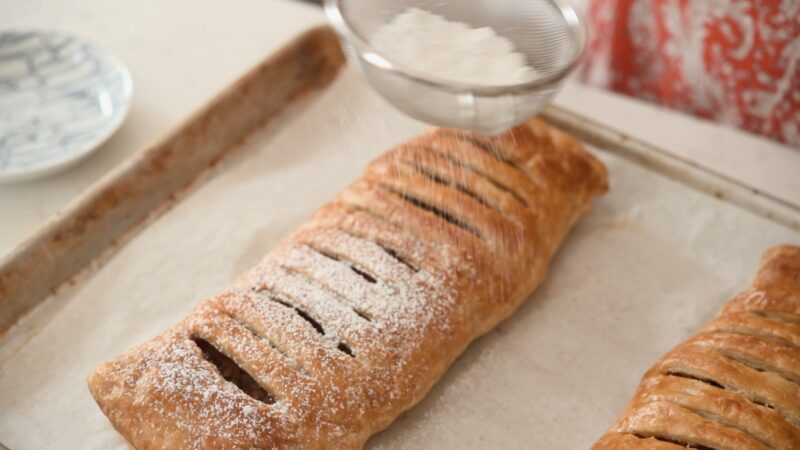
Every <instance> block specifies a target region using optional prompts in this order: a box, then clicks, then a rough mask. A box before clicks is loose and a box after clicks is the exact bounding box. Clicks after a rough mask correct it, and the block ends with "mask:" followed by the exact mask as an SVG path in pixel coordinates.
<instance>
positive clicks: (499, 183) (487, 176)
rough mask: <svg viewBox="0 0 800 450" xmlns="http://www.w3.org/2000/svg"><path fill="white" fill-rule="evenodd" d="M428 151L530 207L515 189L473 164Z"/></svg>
mask: <svg viewBox="0 0 800 450" xmlns="http://www.w3.org/2000/svg"><path fill="white" fill-rule="evenodd" d="M426 151H429V152H430V153H432V154H434V155H436V156H437V157H439V158H441V159H443V160H445V161H447V162H449V163H450V164H453V165H455V166H458V167H461V168H462V169H466V170H469V171H470V172H472V173H474V174H476V175H478V176H480V177H482V178H484V179H485V180H486V181H488V182H489V183H490V184H492V185H493V186H494V187H496V188H497V189H500V190H501V191H503V192H507V193H508V194H510V195H511V196H512V197H514V198H515V199H516V200H517V201H519V202H520V203H522V205H523V206H525V207H526V208H527V207H528V206H530V205H529V204H528V201H527V200H525V199H524V198H522V196H521V195H519V194H518V193H517V192H516V191H514V190H513V189H511V188H510V187H508V186H506V185H505V184H504V183H503V182H502V181H500V180H499V179H497V178H495V177H493V176H491V175H490V174H488V173H486V172H484V171H483V170H481V169H479V168H477V167H475V166H473V165H472V164H469V163H468V162H466V161H462V160H460V159H458V158H456V157H455V156H453V155H451V154H449V153H446V152H442V151H439V150H436V149H435V148H433V147H428V148H426Z"/></svg>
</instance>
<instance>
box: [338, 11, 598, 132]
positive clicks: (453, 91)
mask: <svg viewBox="0 0 800 450" xmlns="http://www.w3.org/2000/svg"><path fill="white" fill-rule="evenodd" d="M410 7H416V8H420V9H423V10H426V11H430V12H432V13H435V14H439V15H441V16H444V17H446V18H447V19H448V20H453V21H459V22H464V23H467V24H469V25H470V26H471V27H473V28H479V27H486V26H488V27H492V28H494V30H495V31H497V33H498V34H500V35H502V36H505V37H507V38H509V39H510V40H511V41H512V42H514V44H515V45H516V47H517V50H518V51H520V52H522V53H523V54H525V55H526V56H527V60H528V64H530V65H531V66H532V67H533V68H534V69H535V70H536V73H537V75H536V77H535V78H534V79H533V80H532V81H530V82H526V83H523V84H515V85H504V86H485V85H469V84H464V83H454V82H450V81H447V80H442V79H437V78H434V77H431V76H428V75H423V74H420V73H417V72H415V70H414V68H413V67H406V66H402V65H399V64H397V63H396V62H394V61H393V60H392V55H390V54H382V53H380V52H379V51H377V50H376V49H375V48H373V46H372V45H371V44H370V37H371V36H373V35H374V33H375V32H376V31H377V30H378V29H379V28H380V27H381V25H383V24H385V23H387V22H389V21H390V20H391V18H392V17H394V16H396V15H397V14H400V13H402V12H404V11H405V10H407V9H408V8H410ZM325 10H326V12H327V14H328V17H329V19H330V21H331V23H332V24H333V26H334V28H336V30H337V32H338V33H339V35H340V37H341V38H342V45H343V48H344V50H345V53H346V54H347V56H348V59H349V60H350V62H351V64H353V65H355V66H356V67H358V68H359V70H360V71H361V72H362V73H363V74H364V76H365V77H366V79H367V81H368V82H369V83H370V84H371V85H372V86H373V87H374V88H375V89H376V90H377V91H378V92H380V93H381V94H382V95H383V96H384V97H386V99H387V100H389V101H390V102H391V103H392V104H394V105H395V106H396V107H397V108H399V109H400V110H402V111H404V112H406V113H407V114H409V115H411V116H413V117H416V118H418V119H420V120H423V121H426V122H429V123H432V124H435V125H441V126H447V127H457V128H470V129H474V130H477V131H479V132H482V133H487V134H496V133H500V132H502V131H504V130H506V129H508V128H509V127H511V126H513V125H516V124H518V123H520V122H522V121H524V120H526V119H527V118H529V117H531V116H532V115H534V114H536V113H537V112H539V111H540V110H541V109H542V108H543V107H544V105H545V104H546V103H547V101H548V100H549V99H550V98H551V97H552V96H553V94H555V92H556V91H557V89H558V87H559V86H560V84H561V82H562V81H563V79H564V77H565V76H566V75H567V74H569V72H570V71H571V69H572V68H573V67H574V66H575V64H576V62H577V61H578V59H579V58H580V55H581V53H582V52H583V47H584V41H585V30H584V27H583V23H582V21H581V19H580V17H579V16H578V14H577V12H576V11H575V9H574V8H573V7H572V6H570V5H569V4H568V3H567V2H566V1H564V0H428V1H423V0H325Z"/></svg>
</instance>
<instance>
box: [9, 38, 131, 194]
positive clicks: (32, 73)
mask: <svg viewBox="0 0 800 450" xmlns="http://www.w3.org/2000/svg"><path fill="white" fill-rule="evenodd" d="M131 89H132V83H131V76H130V73H129V72H128V69H127V68H126V67H125V66H124V65H122V64H121V63H120V62H119V61H118V60H117V58H116V57H114V56H113V55H111V54H110V53H108V52H107V51H105V50H103V49H101V48H99V47H97V46H96V45H94V44H92V43H90V42H86V41H84V40H82V39H80V38H77V37H75V36H71V35H67V34H63V33H59V32H49V31H47V32H42V31H32V32H17V31H11V32H0V182H6V181H19V180H25V179H30V178H34V177H37V176H41V175H45V174H48V173H52V172H54V171H56V170H59V169H63V168H65V167H67V166H69V165H70V164H72V163H75V162H77V161H78V160H80V159H81V158H82V157H85V156H86V155H88V154H89V153H91V152H92V151H93V150H94V149H96V148H97V147H98V146H99V145H100V144H102V143H103V142H104V141H105V140H106V139H108V138H109V137H110V136H111V135H112V134H113V133H114V131H116V129H117V128H119V126H120V124H121V123H122V120H123V119H124V118H125V115H126V114H127V112H128V106H129V104H130V99H131Z"/></svg>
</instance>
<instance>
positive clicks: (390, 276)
mask: <svg viewBox="0 0 800 450" xmlns="http://www.w3.org/2000/svg"><path fill="white" fill-rule="evenodd" d="M431 149H434V150H435V151H436V152H437V153H435V152H433V151H431ZM437 155H439V156H437ZM442 155H444V157H442ZM402 161H414V162H415V167H416V169H415V171H408V170H400V169H399V165H400V164H403V163H402ZM466 167H471V168H472V169H470V170H472V172H471V173H472V175H471V177H470V178H469V181H468V180H467V179H466V178H463V177H462V178H463V179H462V178H459V174H461V173H463V171H464V170H466V169H465V168H466ZM432 173H435V174H436V175H435V176H434V175H430V174H432ZM605 177H606V174H605V169H604V167H603V166H602V164H600V163H599V162H598V161H597V160H595V159H594V158H592V157H591V156H590V155H588V154H587V153H586V152H585V151H584V150H583V149H582V148H581V147H580V146H579V145H578V144H577V143H575V142H574V141H572V140H570V139H569V138H567V137H566V136H564V135H562V134H561V133H560V132H558V131H555V130H553V129H551V128H549V127H547V126H546V125H544V124H543V123H541V122H538V121H535V120H534V121H531V122H529V123H527V124H525V125H523V126H521V127H518V128H515V129H513V130H511V131H510V132H509V133H507V134H506V135H503V136H500V137H497V138H486V137H482V136H478V135H476V134H469V133H466V134H455V133H453V132H452V131H446V130H434V131H431V132H429V133H427V134H425V135H423V136H421V137H419V138H416V139H415V140H412V141H410V142H409V143H407V144H405V145H402V146H400V147H398V148H395V149H393V150H392V151H390V152H388V153H386V154H385V155H383V156H382V157H380V158H378V159H377V160H376V161H374V162H373V163H372V164H371V165H370V166H369V167H368V168H367V170H366V171H365V172H364V174H363V175H362V177H361V178H360V179H359V180H358V181H356V182H355V183H354V184H353V185H351V186H350V187H349V188H347V189H346V190H345V191H344V192H343V193H342V194H340V195H339V196H338V197H337V198H336V199H335V200H334V201H333V202H332V203H330V204H329V205H326V206H324V207H323V208H321V209H320V210H319V211H318V212H317V213H315V214H314V216H313V218H312V219H311V220H310V221H309V222H308V223H307V224H305V225H304V226H302V227H300V228H299V229H298V230H297V231H296V232H295V233H293V234H292V235H290V236H289V237H288V238H286V239H285V240H284V241H283V242H282V243H280V244H279V245H278V246H277V247H276V248H275V249H274V250H273V251H271V252H270V253H269V254H268V255H267V256H266V257H265V258H264V259H263V260H262V261H261V262H260V263H259V264H258V265H257V266H256V267H255V268H253V269H252V270H251V271H250V272H248V273H247V274H246V275H245V276H243V277H242V278H241V279H240V280H239V282H238V283H237V285H236V287H235V288H233V289H231V290H230V291H228V292H225V293H223V294H221V295H219V296H217V297H214V298H211V299H209V300H207V301H205V302H203V303H201V305H200V306H199V307H197V308H196V309H195V310H194V311H193V312H192V313H191V314H190V315H189V316H188V317H187V318H186V319H185V320H184V321H183V322H181V323H180V324H178V325H177V326H175V327H174V328H172V329H171V330H169V331H167V332H166V333H164V334H162V335H161V336H159V337H158V338H156V339H155V340H153V341H151V342H148V343H146V344H144V345H143V346H140V347H138V348H136V349H133V350H132V351H130V352H128V353H126V354H124V355H122V356H120V357H119V358H117V359H116V360H114V361H111V362H109V363H106V364H103V365H101V366H100V367H99V368H98V369H97V370H96V371H95V372H94V373H93V374H92V375H91V377H90V379H89V387H90V389H91V391H92V394H93V395H94V397H95V399H96V400H97V402H98V404H99V405H100V407H101V408H102V409H103V411H104V412H105V413H106V415H108V417H109V419H110V420H111V422H112V424H113V425H114V426H115V427H116V428H117V430H119V431H120V432H121V433H122V434H123V436H125V438H126V439H128V440H129V441H130V442H131V443H132V444H133V445H134V446H135V447H137V448H161V447H168V448H174V447H184V448H254V447H256V448H273V447H276V448H285V447H303V448H358V447H360V446H362V445H363V444H364V442H366V440H367V439H368V438H369V436H370V435H371V434H373V433H376V432H377V431H380V430H381V429H383V428H385V427H386V426H388V425H389V424H390V423H391V422H392V421H393V420H394V419H395V418H396V417H397V416H398V415H399V414H401V413H402V412H403V411H405V410H406V409H408V408H410V407H411V406H413V405H414V404H416V403H417V402H419V401H420V400H421V399H422V397H423V396H424V395H425V394H426V393H427V392H428V390H429V389H430V388H431V386H432V385H433V383H435V382H436V380H438V379H439V377H440V376H441V375H442V373H444V371H445V370H446V369H447V367H448V366H449V365H450V364H451V363H452V361H453V360H454V359H455V358H456V357H457V356H458V355H459V354H460V353H461V352H462V351H463V350H464V348H465V347H466V346H467V344H469V342H470V341H471V340H473V339H475V338H476V337H477V336H480V335H481V334H483V333H485V332H487V331H488V330H490V329H491V328H492V327H493V326H494V325H496V324H497V323H498V322H499V321H501V320H503V319H504V318H506V317H507V316H508V315H510V314H511V313H512V312H513V311H514V310H515V309H516V308H517V307H518V306H519V305H520V304H521V303H522V302H523V301H524V300H525V298H527V296H528V295H529V294H530V292H531V290H532V289H533V288H535V287H536V285H538V283H539V282H540V281H541V280H542V278H543V276H544V272H545V270H546V267H547V264H548V262H549V259H550V258H551V256H552V255H553V253H554V252H555V249H556V247H557V246H558V244H559V243H560V242H561V240H562V239H563V238H564V236H565V234H566V233H567V231H568V230H569V228H570V227H571V226H572V224H573V223H574V222H575V220H577V218H578V217H579V216H580V215H581V214H582V213H583V212H584V211H585V210H586V208H587V206H588V204H589V202H590V201H591V199H592V198H593V197H594V196H595V195H597V194H599V193H600V192H602V191H603V190H605V187H606V178H605ZM497 185H502V186H504V188H503V189H504V190H502V191H498V188H497ZM488 198H493V199H495V201H493V202H489V201H478V200H477V199H488Z"/></svg>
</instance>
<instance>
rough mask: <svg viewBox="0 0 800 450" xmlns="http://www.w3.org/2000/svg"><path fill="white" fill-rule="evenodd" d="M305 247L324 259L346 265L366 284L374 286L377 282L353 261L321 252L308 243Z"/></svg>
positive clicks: (321, 250) (327, 252) (324, 251)
mask: <svg viewBox="0 0 800 450" xmlns="http://www.w3.org/2000/svg"><path fill="white" fill-rule="evenodd" d="M306 247H308V248H310V249H311V250H313V251H315V252H317V253H319V254H320V255H322V256H324V257H326V258H328V259H332V260H334V261H337V262H341V263H344V264H347V265H348V266H349V267H350V270H352V271H353V272H355V273H356V274H358V275H359V276H360V277H361V278H363V279H364V280H366V281H367V282H368V283H371V284H375V283H377V282H378V279H377V278H375V277H374V276H372V275H370V274H369V273H367V271H366V270H364V269H362V268H360V267H358V265H357V264H356V263H355V262H353V261H344V260H343V258H342V256H340V255H334V254H333V253H331V252H329V251H326V250H323V249H321V248H318V247H317V246H315V245H313V244H310V243H306Z"/></svg>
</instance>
